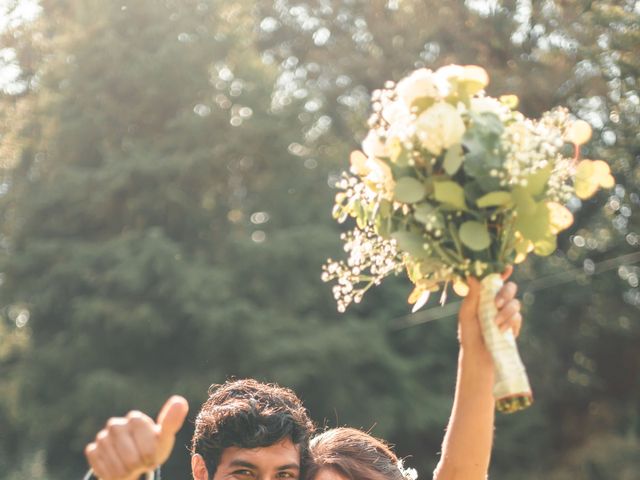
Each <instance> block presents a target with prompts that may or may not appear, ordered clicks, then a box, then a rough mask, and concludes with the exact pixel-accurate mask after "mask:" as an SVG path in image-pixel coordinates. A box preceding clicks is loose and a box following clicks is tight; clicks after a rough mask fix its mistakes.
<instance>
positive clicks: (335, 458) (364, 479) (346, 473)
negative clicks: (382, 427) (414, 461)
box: [305, 427, 406, 480]
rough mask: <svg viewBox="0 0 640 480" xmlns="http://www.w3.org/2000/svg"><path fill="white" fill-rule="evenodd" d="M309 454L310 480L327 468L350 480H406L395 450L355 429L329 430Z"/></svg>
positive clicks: (314, 442) (318, 438)
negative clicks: (399, 466)
mask: <svg viewBox="0 0 640 480" xmlns="http://www.w3.org/2000/svg"><path fill="white" fill-rule="evenodd" d="M309 453H310V457H311V458H310V464H309V466H308V468H307V469H306V471H305V478H306V479H307V480H313V478H314V477H315V476H316V475H317V474H318V472H319V471H320V470H321V469H323V468H331V469H333V470H334V471H336V472H337V473H339V474H341V475H342V476H343V477H345V478H347V479H348V480H406V479H405V478H404V477H403V475H402V472H401V471H400V469H399V468H398V457H397V456H396V455H395V453H393V451H392V450H391V448H390V447H389V446H388V445H387V444H386V443H385V442H384V441H382V440H380V439H377V438H375V437H372V436H371V435H369V434H368V433H365V432H363V431H361V430H357V429H355V428H346V427H342V428H332V429H330V430H327V431H326V432H324V433H322V434H320V435H318V436H317V437H315V438H313V439H312V440H311V443H310V444H309Z"/></svg>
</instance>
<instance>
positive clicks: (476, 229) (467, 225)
mask: <svg viewBox="0 0 640 480" xmlns="http://www.w3.org/2000/svg"><path fill="white" fill-rule="evenodd" d="M459 235H460V241H461V242H462V243H463V244H464V245H465V246H466V247H468V248H470V249H471V250H474V251H476V252H478V251H480V250H485V249H487V248H489V246H490V245H491V235H489V231H488V230H487V227H486V225H485V224H483V223H480V222H476V221H474V220H471V221H468V222H464V223H463V224H462V225H460V232H459Z"/></svg>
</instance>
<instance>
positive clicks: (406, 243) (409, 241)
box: [391, 230, 426, 258]
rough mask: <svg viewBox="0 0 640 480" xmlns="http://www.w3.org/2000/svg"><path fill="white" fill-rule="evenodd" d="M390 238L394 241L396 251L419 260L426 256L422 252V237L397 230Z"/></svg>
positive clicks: (414, 233)
mask: <svg viewBox="0 0 640 480" xmlns="http://www.w3.org/2000/svg"><path fill="white" fill-rule="evenodd" d="M391 238H393V239H395V241H396V243H397V244H398V249H400V250H401V251H403V252H407V253H408V254H409V255H411V256H413V257H415V258H421V257H424V256H425V255H426V252H425V250H424V239H423V238H422V235H420V234H419V233H416V232H407V231H405V230H399V231H397V232H393V233H392V234H391Z"/></svg>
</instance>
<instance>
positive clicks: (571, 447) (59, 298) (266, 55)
mask: <svg viewBox="0 0 640 480" xmlns="http://www.w3.org/2000/svg"><path fill="white" fill-rule="evenodd" d="M467 3H469V4H475V3H481V2H467ZM519 3H520V2H502V3H501V6H499V7H496V8H495V9H494V10H492V11H474V10H473V9H471V8H468V7H467V6H465V4H464V2H448V3H446V4H444V3H442V2H432V1H426V2H425V1H417V0H416V1H414V0H405V1H402V2H387V1H386V0H384V1H383V0H375V1H366V2H365V1H364V0H356V1H352V2H322V4H321V3H320V2H315V3H312V2H289V1H282V2H272V1H257V2H248V1H240V2H237V1H236V2H230V1H226V0H224V1H223V0H218V1H214V0H206V1H202V0H200V1H190V0H180V1H172V2H165V1H159V0H136V1H120V2H115V3H112V2H98V1H96V0H72V1H69V0H66V1H61V0H42V1H41V2H40V4H41V6H42V8H43V12H42V14H41V16H40V17H39V19H38V20H37V21H36V22H33V23H30V22H27V23H24V24H23V25H18V26H15V27H12V29H11V31H7V32H4V33H2V34H1V35H2V45H3V47H5V48H7V49H13V51H14V52H15V55H16V62H17V63H18V64H19V65H20V67H21V74H20V77H19V78H18V79H17V81H16V82H14V84H13V85H12V86H11V88H8V87H7V86H5V85H3V86H2V88H3V89H4V90H3V91H4V93H2V94H1V95H0V105H1V107H0V162H1V163H2V166H3V171H2V184H1V191H2V192H3V193H2V194H1V195H0V215H1V217H0V218H2V223H1V224H0V228H1V230H2V238H0V249H1V251H2V258H1V271H2V285H1V287H0V299H1V303H2V309H1V312H0V313H1V317H0V371H1V372H2V375H1V376H0V377H1V378H0V430H1V431H2V434H1V435H0V472H2V473H1V474H0V477H1V478H3V479H7V480H13V479H14V478H16V479H17V478H45V477H46V478H51V479H55V478H77V477H78V475H79V474H80V473H81V472H82V470H83V469H84V467H85V465H84V460H83V457H82V453H81V451H82V448H83V446H84V444H85V443H86V442H87V441H89V440H90V439H91V438H92V437H93V435H95V433H96V432H97V431H98V429H99V428H100V427H101V425H103V423H104V421H105V419H106V418H107V417H109V416H111V415H114V414H123V413H124V412H126V411H127V410H128V409H130V408H139V409H142V410H145V411H148V412H149V413H152V414H153V413H154V412H156V411H157V409H158V408H159V407H160V405H161V402H162V401H163V400H164V399H165V398H166V397H167V396H168V395H169V394H171V393H174V392H181V393H183V394H185V395H186V396H187V397H188V398H189V399H190V400H191V404H192V411H194V410H195V409H196V408H197V405H198V403H199V402H200V401H202V400H203V399H204V395H205V391H206V388H207V386H208V385H209V384H210V383H214V382H220V381H223V380H224V379H225V378H226V377H228V376H230V375H236V376H255V377H257V378H260V379H263V380H270V381H279V382H281V383H282V384H285V385H287V386H291V387H293V388H294V389H296V390H297V391H298V392H299V393H300V394H301V395H302V397H303V399H304V400H305V403H306V405H307V406H308V407H309V409H310V410H311V412H312V413H313V414H314V416H315V418H317V419H318V421H319V422H320V423H321V424H322V423H324V420H325V419H326V423H327V424H329V425H336V424H337V425H342V424H351V425H355V426H358V427H363V428H365V429H369V428H371V427H372V426H373V425H375V428H374V429H373V433H375V434H377V435H379V436H383V437H385V438H387V439H389V440H390V441H391V442H393V443H394V444H396V445H397V450H398V452H399V453H400V455H402V456H406V455H412V456H413V457H412V458H411V459H410V460H409V461H408V463H409V464H411V465H412V466H416V467H417V468H419V470H420V471H421V475H422V477H424V476H427V477H428V476H429V472H430V471H431V470H432V469H433V467H434V465H435V463H436V461H437V452H439V451H440V442H441V439H442V431H443V427H444V425H445V424H446V421H447V418H448V414H449V411H450V408H451V398H452V393H453V388H454V385H453V381H454V377H455V358H456V348H457V343H456V339H455V325H454V322H453V321H450V320H439V321H437V322H432V323H428V324H426V325H424V326H411V327H407V326H406V323H403V324H402V328H401V327H400V326H398V325H399V324H397V323H395V322H394V321H393V319H394V318H398V317H400V316H402V315H406V313H407V310H408V308H407V306H406V304H405V302H404V298H405V297H406V293H405V292H406V291H407V285H406V284H405V283H404V282H401V281H392V282H391V283H389V284H388V285H385V286H384V287H383V288H381V289H379V290H378V291H377V292H376V294H375V295H372V296H371V297H370V298H369V299H368V301H367V302H365V304H363V305H359V306H358V308H357V309H354V310H353V311H352V312H350V314H349V315H345V316H338V315H337V314H336V312H335V306H334V303H333V299H332V298H331V293H330V291H328V289H327V287H326V285H324V284H322V283H321V281H320V279H319V276H320V265H321V263H322V261H323V260H324V258H326V256H327V255H330V254H332V253H335V252H336V251H337V249H338V247H339V245H338V243H339V241H338V234H339V232H338V231H337V230H336V229H335V227H334V226H333V224H332V221H331V218H330V215H329V209H330V205H331V197H332V195H333V192H332V191H331V189H330V188H328V187H327V178H329V179H330V183H333V179H334V178H335V172H336V171H339V170H342V169H344V168H345V166H346V165H347V158H348V152H349V151H351V150H352V149H353V148H356V146H357V142H356V140H358V139H359V138H360V137H359V134H360V133H363V132H362V131H361V130H362V126H363V125H365V119H366V117H367V113H368V112H367V111H366V110H367V108H368V104H369V93H370V92H371V91H372V90H373V89H375V88H379V87H380V86H382V83H383V82H384V80H386V79H399V78H401V77H402V76H403V75H404V74H406V73H407V72H408V71H409V70H412V69H414V68H417V67H420V66H429V67H438V66H440V65H443V64H447V63H452V62H455V63H459V64H469V63H475V64H480V65H483V66H484V67H485V68H487V70H488V72H489V74H490V76H491V80H492V83H491V85H489V94H492V92H500V93H503V92H513V93H514V94H517V95H518V96H519V98H520V99H521V104H520V107H519V108H520V109H521V110H522V111H523V112H524V113H525V114H527V115H536V114H538V113H540V112H541V111H544V110H547V109H549V108H551V107H553V106H554V105H556V104H567V103H569V104H570V105H571V106H572V110H573V112H574V113H575V114H577V115H578V116H580V117H582V118H585V119H587V120H589V121H590V122H593V125H594V127H595V138H594V139H593V141H592V143H591V144H590V145H588V146H587V148H586V151H585V152H584V153H585V156H587V157H590V158H605V159H606V160H607V161H609V162H610V163H611V164H612V165H613V171H614V174H615V176H616V181H617V184H618V185H617V187H616V188H615V189H614V190H613V191H612V192H611V193H609V194H602V195H600V197H599V198H597V199H596V200H594V201H588V202H583V204H582V205H581V208H579V209H578V210H577V211H576V212H575V213H576V223H575V225H574V226H573V227H572V229H571V231H570V232H569V234H568V235H566V236H561V237H560V240H559V246H560V249H561V252H560V253H558V254H555V255H552V256H550V257H548V258H545V259H541V260H537V261H529V262H527V263H525V264H523V265H521V266H519V267H518V268H517V270H516V280H517V281H518V282H519V283H520V285H521V292H522V294H521V298H522V299H523V302H524V304H525V306H526V314H525V318H526V320H525V325H524V331H523V332H522V334H521V337H520V344H521V351H522V354H523V358H524V360H525V363H526V364H527V366H528V369H529V372H530V377H531V380H532V384H533V388H534V395H535V400H536V403H535V404H534V406H533V407H532V408H530V409H529V410H528V411H526V412H523V413H521V414H519V416H518V417H508V418H503V419H500V421H499V424H498V427H497V431H496V442H495V451H494V455H493V466H492V475H493V476H495V477H496V478H500V479H506V480H508V479H518V480H520V479H523V478H525V479H527V480H529V479H528V478H527V475H529V477H530V478H531V479H532V480H533V479H538V478H545V479H546V478H553V479H556V478H557V479H558V480H560V479H564V478H569V477H568V476H569V475H571V478H575V479H577V480H582V479H588V480H594V479H597V478H609V477H610V478H621V479H624V478H627V477H628V478H633V477H629V472H631V475H633V474H634V473H635V472H637V471H638V468H639V467H638V466H637V465H636V463H634V462H635V460H636V459H637V455H636V453H637V438H638V435H640V426H639V425H640V424H639V422H638V418H639V414H638V399H639V398H640V384H638V382H637V379H638V378H640V354H639V352H638V348H637V345H638V342H639V341H640V325H639V324H638V321H637V319H638V307H639V305H640V300H639V298H640V294H639V293H638V276H639V275H640V272H639V271H638V269H637V266H636V265H635V264H632V263H625V261H621V263H620V265H618V264H615V265H614V267H613V269H609V270H606V269H602V270H600V267H598V265H600V264H599V262H601V261H605V260H607V259H609V258H613V257H616V256H619V255H623V254H628V253H637V249H638V245H640V232H639V228H640V226H639V223H638V215H637V209H638V206H639V205H640V200H639V199H638V191H639V188H640V169H639V166H638V156H639V155H640V139H639V138H638V136H637V125H638V124H639V123H640V110H639V108H638V102H637V98H638V95H639V93H638V92H639V91H640V89H639V86H638V78H640V60H639V58H640V57H638V55H637V53H636V52H637V48H638V42H639V39H638V29H637V24H638V21H639V18H638V13H637V7H636V9H635V10H634V2H630V1H624V2H613V1H602V2H582V1H577V0H576V1H567V2H532V6H531V12H530V13H527V12H521V13H520V14H518V15H516V13H517V10H518V5H519ZM392 4H393V5H396V4H397V5H398V7H397V9H393V8H391V7H392V6H393V5H392ZM123 7H124V8H123ZM323 28H326V29H327V30H328V31H329V35H328V36H327V32H325V31H321V30H322V29H323ZM2 58H3V60H2V61H3V62H5V63H6V62H10V61H9V60H6V58H8V57H6V56H4V54H3V57H2ZM247 109H249V110H247ZM489 126H490V125H489ZM353 132H356V133H355V135H356V137H354V133H353ZM479 137H480V138H474V139H470V140H473V141H474V142H475V143H473V145H475V146H478V145H479V147H478V148H480V147H482V142H483V141H485V139H484V137H482V136H480V135H479ZM465 145H466V144H465ZM474 148H475V147H474ZM450 162H452V164H451V165H450V168H451V172H450V173H452V172H453V171H454V170H455V169H454V167H455V162H453V160H450ZM465 164H466V161H465ZM464 168H465V169H466V165H465V167H464ZM476 173H477V174H478V175H479V177H478V181H479V182H480V178H482V182H484V183H479V184H478V185H476V186H475V187H474V188H475V189H469V190H468V191H467V190H466V189H465V192H464V196H463V197H462V198H463V201H464V199H465V198H466V201H476V200H477V201H480V200H479V199H481V198H482V196H483V195H484V194H489V195H491V194H492V193H494V192H496V191H498V190H499V188H497V187H496V186H495V185H493V184H492V183H489V177H486V178H485V177H484V176H482V175H480V174H481V173H482V172H476ZM394 174H395V172H394ZM541 183H544V179H537V180H535V181H533V179H530V180H529V184H528V186H529V187H528V189H529V195H531V196H533V197H534V201H535V196H536V190H537V188H538V187H535V188H533V187H532V185H540V184H541ZM531 188H533V190H531ZM456 198H457V199H458V200H456V201H457V202H459V201H460V200H459V198H460V197H459V195H457V196H456ZM498 200H504V201H507V200H506V199H504V198H502V199H500V198H498V199H497V200H496V199H495V198H492V202H490V203H494V205H490V204H487V206H486V208H494V207H497V208H499V207H500V205H501V203H500V202H498ZM487 201H488V200H487V199H485V200H483V202H487ZM602 204H606V207H605V208H600V206H599V205H602ZM414 208H415V209H416V218H418V220H419V221H423V220H424V221H425V222H430V221H433V222H434V224H435V223H436V222H437V221H438V217H437V215H436V216H435V218H432V215H431V212H430V211H429V209H428V207H427V206H426V205H425V204H423V203H422V204H421V203H418V204H417V205H415V207H414ZM418 212H420V217H418ZM254 214H255V216H253V215H254ZM258 214H261V215H258ZM265 214H266V215H267V216H265ZM423 214H424V215H423ZM252 219H253V222H252ZM541 241H544V236H542V240H541ZM593 265H596V267H595V269H592V266H593ZM604 265H605V266H606V265H607V264H604ZM592 273H595V274H592ZM559 279H560V280H562V279H565V280H566V279H569V280H570V281H568V282H566V283H554V282H559ZM543 287H546V288H543ZM445 308H446V307H445ZM25 312H27V313H28V316H26V315H27V313H25ZM432 312H433V310H429V311H428V312H427V313H425V315H427V314H430V313H432ZM435 312H441V310H435ZM420 318H422V317H420V316H419V314H418V316H414V317H410V319H409V322H412V321H418V320H419V319H420ZM410 324H411V323H410ZM394 326H396V327H397V328H395V329H394V328H393V327H394ZM188 437H189V432H188V428H187V429H185V432H183V434H182V436H181V437H180V438H179V440H178V447H177V448H176V453H175V454H174V456H173V458H172V460H171V463H170V464H169V465H168V467H167V471H166V477H167V478H185V477H186V476H187V473H186V472H187V471H188V465H187V461H186V460H187V459H186V454H184V453H183V450H182V447H181V446H182V445H184V444H185V443H187V442H188ZM634 455H635V456H634ZM540 459H544V461H543V462H541V461H540ZM625 475H627V477H625Z"/></svg>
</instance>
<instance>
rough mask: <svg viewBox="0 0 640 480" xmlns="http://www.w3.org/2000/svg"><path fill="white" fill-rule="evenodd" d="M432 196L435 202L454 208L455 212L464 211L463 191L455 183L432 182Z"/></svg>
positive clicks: (465, 207) (465, 206)
mask: <svg viewBox="0 0 640 480" xmlns="http://www.w3.org/2000/svg"><path fill="white" fill-rule="evenodd" d="M433 187H434V196H435V198H436V200H437V201H439V202H441V203H444V204H446V205H450V206H452V207H455V208H456V209H457V210H466V209H467V205H466V204H465V201H464V190H463V189H462V187H461V186H460V185H458V184H457V183H456V182H451V181H445V182H434V184H433Z"/></svg>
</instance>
